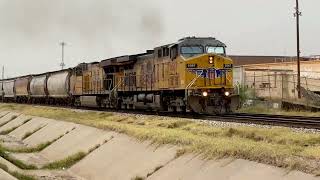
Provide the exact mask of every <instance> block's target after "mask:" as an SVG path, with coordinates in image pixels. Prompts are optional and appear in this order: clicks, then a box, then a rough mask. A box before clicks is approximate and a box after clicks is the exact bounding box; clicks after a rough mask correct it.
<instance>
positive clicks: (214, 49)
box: [206, 46, 225, 55]
mask: <svg viewBox="0 0 320 180" xmlns="http://www.w3.org/2000/svg"><path fill="white" fill-rule="evenodd" d="M206 51H207V53H215V54H223V55H224V54H225V49H224V47H221V46H207V47H206Z"/></svg>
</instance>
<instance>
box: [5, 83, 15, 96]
mask: <svg viewBox="0 0 320 180" xmlns="http://www.w3.org/2000/svg"><path fill="white" fill-rule="evenodd" d="M3 91H4V97H5V98H14V97H15V94H14V80H7V81H4V82H3Z"/></svg>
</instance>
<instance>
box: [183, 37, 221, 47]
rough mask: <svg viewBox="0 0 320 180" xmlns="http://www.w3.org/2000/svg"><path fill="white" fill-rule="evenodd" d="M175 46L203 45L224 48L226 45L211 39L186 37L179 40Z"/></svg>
mask: <svg viewBox="0 0 320 180" xmlns="http://www.w3.org/2000/svg"><path fill="white" fill-rule="evenodd" d="M177 44H179V45H187V44H205V45H212V46H222V47H226V45H225V44H224V43H223V42H221V41H219V40H217V39H216V38H213V37H186V38H182V39H180V40H179V41H178V43H177Z"/></svg>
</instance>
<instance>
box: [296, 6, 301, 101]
mask: <svg viewBox="0 0 320 180" xmlns="http://www.w3.org/2000/svg"><path fill="white" fill-rule="evenodd" d="M295 10H296V11H295V13H294V17H295V18H296V20H297V22H296V23H297V71H298V77H297V78H298V86H297V89H298V98H299V99H301V77H300V53H301V52H300V25H299V23H300V22H299V20H300V16H301V15H302V14H301V12H300V10H299V0H296V8H295Z"/></svg>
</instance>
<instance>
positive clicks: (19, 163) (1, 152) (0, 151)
mask: <svg viewBox="0 0 320 180" xmlns="http://www.w3.org/2000/svg"><path fill="white" fill-rule="evenodd" d="M0 156H1V157H2V158H4V159H6V160H7V161H9V162H11V163H12V164H14V165H15V166H17V167H19V168H20V169H26V170H33V169H37V167H36V166H34V165H28V164H25V163H23V162H22V161H20V160H18V159H15V158H13V157H11V156H10V155H9V154H8V152H7V151H5V150H4V149H1V148H0Z"/></svg>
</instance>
